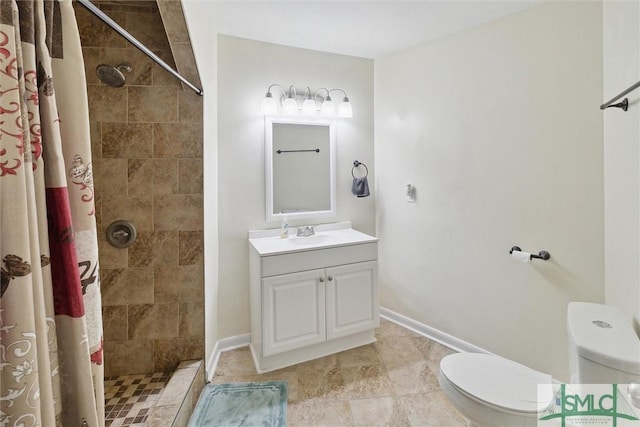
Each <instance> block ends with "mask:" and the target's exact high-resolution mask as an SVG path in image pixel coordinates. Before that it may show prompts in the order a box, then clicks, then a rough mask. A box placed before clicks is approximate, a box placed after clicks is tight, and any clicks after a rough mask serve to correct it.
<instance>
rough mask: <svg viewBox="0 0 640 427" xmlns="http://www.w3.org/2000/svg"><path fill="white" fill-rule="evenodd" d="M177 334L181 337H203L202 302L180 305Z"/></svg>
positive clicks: (182, 303)
mask: <svg viewBox="0 0 640 427" xmlns="http://www.w3.org/2000/svg"><path fill="white" fill-rule="evenodd" d="M178 333H179V335H180V336H181V337H200V336H204V307H203V305H202V300H200V301H196V302H181V303H180V324H179V330H178Z"/></svg>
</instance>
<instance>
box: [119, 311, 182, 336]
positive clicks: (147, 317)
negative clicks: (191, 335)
mask: <svg viewBox="0 0 640 427" xmlns="http://www.w3.org/2000/svg"><path fill="white" fill-rule="evenodd" d="M128 319H129V339H130V340H136V339H158V338H172V337H177V336H178V325H179V317H178V304H177V303H166V304H143V305H129V311H128Z"/></svg>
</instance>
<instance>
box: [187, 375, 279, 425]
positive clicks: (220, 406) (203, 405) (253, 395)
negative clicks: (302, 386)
mask: <svg viewBox="0 0 640 427" xmlns="http://www.w3.org/2000/svg"><path fill="white" fill-rule="evenodd" d="M286 424H287V383H286V381H268V382H261V383H237V384H209V385H207V386H205V387H204V389H203V390H202V393H201V394H200V399H198V404H197V405H196V408H195V410H194V411H193V415H191V420H190V421H189V427H203V426H225V427H232V426H234V427H239V426H243V427H249V426H265V427H266V426H269V427H271V426H274V427H285V426H286Z"/></svg>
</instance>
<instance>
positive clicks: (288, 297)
mask: <svg viewBox="0 0 640 427" xmlns="http://www.w3.org/2000/svg"><path fill="white" fill-rule="evenodd" d="M324 281H325V275H324V270H322V269H319V270H310V271H304V272H300V273H291V274H282V275H279V276H272V277H267V278H263V279H262V328H263V331H262V333H263V335H262V336H263V340H262V343H263V345H262V347H263V348H262V355H263V356H271V355H274V354H278V353H282V352H284V351H289V350H293V349H296V348H301V347H306V346H309V345H312V344H317V343H321V342H324V341H325V340H326V333H325V285H324Z"/></svg>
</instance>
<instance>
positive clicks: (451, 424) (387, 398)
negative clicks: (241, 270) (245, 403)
mask: <svg viewBox="0 0 640 427" xmlns="http://www.w3.org/2000/svg"><path fill="white" fill-rule="evenodd" d="M376 337H377V339H378V342H376V343H374V344H370V345H367V346H363V347H359V348H356V349H353V350H348V351H344V352H342V353H338V354H334V355H331V356H327V357H323V358H321V359H316V360H312V361H310V362H305V363H300V364H298V365H295V366H291V367H288V368H284V369H280V370H277V371H274V372H269V373H266V374H262V375H259V374H257V373H256V371H255V367H254V365H253V359H252V358H251V352H250V351H249V348H248V347H244V348H240V349H237V350H232V351H227V352H224V353H223V354H222V355H221V357H220V361H219V362H218V367H217V369H216V373H215V376H214V378H213V382H214V383H233V382H249V381H273V380H284V381H287V382H288V388H289V398H288V408H287V426H288V427H296V426H300V427H312V426H354V427H355V426H366V427H374V426H398V427H399V426H432V427H463V426H465V425H466V421H465V420H464V418H463V417H462V416H461V415H460V414H459V413H458V412H457V410H456V409H455V408H454V407H453V405H452V404H451V403H450V402H449V400H448V399H447V397H446V395H445V394H444V393H443V392H442V391H441V390H440V387H439V385H438V369H439V363H440V359H442V358H443V357H444V356H446V355H447V354H450V353H452V351H451V350H449V349H447V348H446V347H443V346H441V345H439V344H437V343H434V342H432V341H430V340H428V339H426V338H423V337H421V336H419V335H417V334H414V333H413V332H411V331H408V330H406V329H404V328H402V327H400V326H398V325H396V324H394V323H392V322H389V321H386V320H382V319H381V321H380V328H379V329H378V330H377V331H376Z"/></svg>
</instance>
